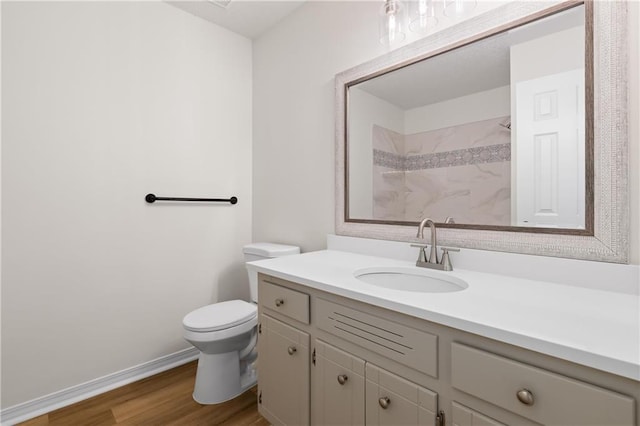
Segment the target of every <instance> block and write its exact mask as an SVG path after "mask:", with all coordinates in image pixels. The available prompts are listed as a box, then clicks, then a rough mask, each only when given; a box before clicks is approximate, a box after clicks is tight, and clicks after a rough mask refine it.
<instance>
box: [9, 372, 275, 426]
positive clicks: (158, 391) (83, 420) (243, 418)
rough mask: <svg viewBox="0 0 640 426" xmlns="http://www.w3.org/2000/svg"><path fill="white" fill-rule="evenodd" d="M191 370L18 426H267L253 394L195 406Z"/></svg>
mask: <svg viewBox="0 0 640 426" xmlns="http://www.w3.org/2000/svg"><path fill="white" fill-rule="evenodd" d="M196 365H197V364H196V362H195V361H194V362H190V363H188V364H185V365H183V366H181V367H177V368H174V369H172V370H169V371H165V372H164V373H160V374H158V375H155V376H152V377H148V378H146V379H143V380H140V381H138V382H134V383H131V384H129V385H126V386H123V387H121V388H118V389H114V390H112V391H110V392H107V393H104V394H102V395H98V396H95V397H93V398H90V399H87V400H85V401H81V402H78V403H76V404H73V405H70V406H68V407H64V408H61V409H59V410H55V411H52V412H50V413H48V414H44V415H42V416H39V417H36V418H34V419H31V420H28V421H26V422H24V423H20V425H22V426H44V425H60V426H62V425H65V426H67V425H68V426H90V425H91V426H93V425H96V426H97V425H158V426H160V425H162V426H164V425H176V426H177V425H181V426H182V425H256V426H268V425H269V422H267V420H266V419H265V418H264V417H262V416H260V414H259V413H258V408H257V404H256V391H255V388H253V389H251V390H249V391H247V392H245V393H243V394H242V395H240V396H238V397H237V398H235V399H233V400H231V401H228V402H225V403H222V404H216V405H200V404H198V403H197V402H195V401H194V400H193V398H192V397H191V393H192V392H193V384H194V382H195V378H196Z"/></svg>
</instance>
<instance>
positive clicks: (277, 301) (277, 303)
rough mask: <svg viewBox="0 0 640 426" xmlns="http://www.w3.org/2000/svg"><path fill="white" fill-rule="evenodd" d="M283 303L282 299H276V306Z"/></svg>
mask: <svg viewBox="0 0 640 426" xmlns="http://www.w3.org/2000/svg"><path fill="white" fill-rule="evenodd" d="M282 305H284V299H276V307H278V308H279V307H280V306H282Z"/></svg>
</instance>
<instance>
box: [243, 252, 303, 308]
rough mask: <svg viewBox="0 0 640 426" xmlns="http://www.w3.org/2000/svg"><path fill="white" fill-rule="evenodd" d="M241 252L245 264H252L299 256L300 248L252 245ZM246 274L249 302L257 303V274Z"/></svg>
mask: <svg viewBox="0 0 640 426" xmlns="http://www.w3.org/2000/svg"><path fill="white" fill-rule="evenodd" d="M242 251H243V253H244V260H245V262H253V261H254V260H262V259H271V258H274V257H282V256H290V255H292V254H299V253H300V247H296V246H289V245H285V244H274V243H253V244H247V245H246V246H244V247H243V248H242ZM248 272H249V291H250V292H251V300H252V301H253V302H256V303H258V274H257V273H256V272H251V271H248Z"/></svg>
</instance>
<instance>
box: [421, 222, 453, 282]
mask: <svg viewBox="0 0 640 426" xmlns="http://www.w3.org/2000/svg"><path fill="white" fill-rule="evenodd" d="M444 223H454V221H453V218H451V217H447V219H446V220H445V221H444ZM427 225H428V226H429V229H430V231H431V244H430V245H431V250H430V252H429V259H427V255H426V252H425V249H426V248H427V246H425V245H421V244H412V246H413V247H420V253H419V255H418V261H417V262H416V266H419V267H421V268H431V269H438V270H441V271H453V266H452V265H451V259H450V258H449V252H450V251H460V249H457V248H451V247H442V259H441V260H438V244H437V239H436V224H435V222H434V221H433V220H431V219H429V218H425V219H423V220H422V222H420V225H419V226H418V234H417V235H416V237H418V238H424V227H425V226H427Z"/></svg>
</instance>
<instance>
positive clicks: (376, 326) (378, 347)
mask: <svg viewBox="0 0 640 426" xmlns="http://www.w3.org/2000/svg"><path fill="white" fill-rule="evenodd" d="M317 302H318V303H317V305H316V307H317V320H318V324H317V326H318V327H319V328H320V329H322V330H324V331H327V332H329V333H331V334H333V335H336V336H338V337H342V338H343V339H345V340H348V341H350V342H353V343H355V344H357V345H359V346H362V347H363V348H366V349H369V350H371V351H373V352H376V353H378V354H380V355H384V356H386V357H387V358H391V359H393V360H395V361H398V362H400V363H401V364H404V365H406V366H409V367H411V368H414V369H416V370H418V371H421V372H423V373H426V374H428V375H429V376H432V377H436V378H437V377H438V336H435V335H433V334H430V333H426V332H424V331H420V330H416V329H415V328H411V327H407V326H405V325H402V324H398V323H396V322H393V321H390V320H387V319H384V318H380V317H376V316H373V315H369V314H365V313H364V312H360V311H357V310H355V309H351V308H347V307H346V306H342V305H338V304H337V303H333V302H329V301H327V300H324V299H317Z"/></svg>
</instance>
